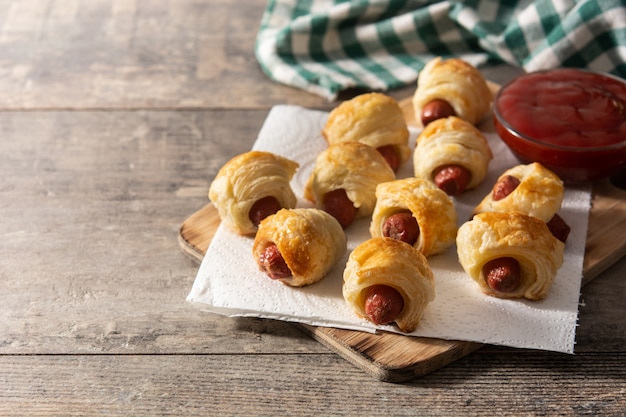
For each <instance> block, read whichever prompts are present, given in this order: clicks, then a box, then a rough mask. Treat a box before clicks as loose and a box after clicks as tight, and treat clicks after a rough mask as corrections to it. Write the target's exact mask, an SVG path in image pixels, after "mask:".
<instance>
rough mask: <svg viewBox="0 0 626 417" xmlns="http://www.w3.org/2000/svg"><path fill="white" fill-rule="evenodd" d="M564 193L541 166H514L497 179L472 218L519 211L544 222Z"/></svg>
mask: <svg viewBox="0 0 626 417" xmlns="http://www.w3.org/2000/svg"><path fill="white" fill-rule="evenodd" d="M564 192H565V188H564V186H563V181H561V179H560V178H559V177H558V176H557V175H556V174H555V173H553V172H552V171H550V170H549V169H547V168H545V167H544V166H543V165H541V164H539V163H537V162H534V163H531V164H528V165H517V166H514V167H512V168H510V169H508V170H506V171H505V172H504V173H503V174H502V175H500V177H499V178H498V180H497V181H496V183H495V184H494V186H493V188H492V191H491V193H489V194H488V195H487V196H485V198H484V199H483V200H482V201H481V202H480V203H479V204H478V206H476V208H475V209H474V214H477V213H483V212H488V211H519V212H521V213H524V214H527V215H529V216H533V217H537V218H538V219H541V220H543V221H544V222H548V221H549V220H550V219H552V218H553V217H554V215H555V214H556V213H557V211H559V209H560V208H561V204H562V202H563V195H564Z"/></svg>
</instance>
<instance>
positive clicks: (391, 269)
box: [342, 237, 435, 332]
mask: <svg viewBox="0 0 626 417" xmlns="http://www.w3.org/2000/svg"><path fill="white" fill-rule="evenodd" d="M377 284H382V285H388V286H390V287H393V288H395V289H396V290H398V292H399V293H400V295H402V298H403V299H404V308H403V309H402V311H401V312H400V314H399V315H398V317H397V318H396V320H395V323H396V325H397V326H398V328H399V329H400V330H401V331H403V332H412V331H413V330H415V329H416V328H417V325H418V324H419V321H420V319H421V318H422V315H423V312H424V310H425V309H426V306H427V305H428V303H430V302H431V301H432V300H434V299H435V281H434V277H433V273H432V270H431V269H430V266H429V264H428V261H427V260H426V257H424V256H423V255H422V254H421V253H420V252H419V251H418V250H416V249H415V248H413V247H412V246H411V245H407V244H406V243H404V242H400V241H398V240H395V239H391V238H388V237H378V238H372V239H369V240H366V241H364V242H363V243H361V244H360V245H358V246H357V247H356V248H355V249H354V251H352V253H351V254H350V257H349V258H348V262H347V264H346V268H345V270H344V273H343V289H342V292H343V297H344V299H345V300H346V302H347V303H348V305H350V307H352V309H353V310H354V312H355V313H356V314H357V315H358V316H359V317H364V318H366V319H367V314H366V312H365V293H366V291H365V290H366V289H367V288H368V287H371V286H372V285H377Z"/></svg>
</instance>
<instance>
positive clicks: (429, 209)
mask: <svg viewBox="0 0 626 417" xmlns="http://www.w3.org/2000/svg"><path fill="white" fill-rule="evenodd" d="M376 199H377V201H376V206H375V208H374V213H373V214H372V222H371V223H370V234H371V236H372V237H382V236H383V231H382V229H383V224H384V223H385V221H386V220H387V218H388V217H389V216H391V215H393V214H395V213H398V212H400V211H404V210H409V211H410V212H411V213H412V215H413V217H414V218H415V219H416V220H417V224H418V226H419V229H420V234H419V237H418V239H417V241H416V242H415V244H413V247H415V249H417V250H419V251H420V252H421V253H422V254H423V255H424V256H430V255H434V254H437V253H441V252H443V251H445V250H446V249H447V248H448V247H450V246H451V245H452V244H453V243H454V240H455V238H456V231H457V213H456V210H455V208H454V203H453V202H452V200H451V199H450V197H448V195H447V194H446V193H445V192H444V191H442V190H440V189H439V188H438V187H437V186H436V185H434V184H433V183H431V182H429V181H427V180H424V179H421V178H413V177H410V178H404V179H399V180H395V181H389V182H384V183H381V184H378V186H377V187H376Z"/></svg>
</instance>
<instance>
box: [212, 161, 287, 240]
mask: <svg viewBox="0 0 626 417" xmlns="http://www.w3.org/2000/svg"><path fill="white" fill-rule="evenodd" d="M298 167H299V164H298V163H297V162H294V161H292V160H290V159H287V158H284V157H282V156H279V155H275V154H273V153H270V152H262V151H250V152H246V153H243V154H241V155H238V156H235V157H234V158H232V159H231V160H230V161H228V162H227V163H226V164H225V165H224V166H223V167H222V168H221V169H220V170H219V172H218V173H217V176H216V177H215V179H214V180H213V182H212V183H211V187H210V188H209V199H210V200H211V201H212V202H213V204H214V205H215V207H216V208H217V210H218V213H219V215H220V218H221V220H222V222H223V223H224V224H226V226H227V227H228V228H230V229H231V230H233V231H234V232H236V233H238V234H241V235H249V234H254V233H255V232H256V231H257V227H258V221H260V219H257V220H255V219H254V215H253V213H252V212H253V208H254V209H255V210H256V209H257V207H258V204H259V203H258V202H259V201H261V200H263V201H268V200H271V202H273V204H271V203H270V206H271V207H273V208H272V209H271V210H270V213H269V214H271V213H273V212H276V211H277V210H278V209H280V208H281V207H282V208H293V207H295V205H296V201H297V198H296V196H295V194H294V192H293V190H292V189H291V186H290V181H291V178H293V175H294V174H295V172H296V170H297V169H298ZM261 203H263V202H261ZM255 204H257V205H256V206H255ZM266 214H268V213H266ZM253 220H255V221H253ZM255 223H256V224H255Z"/></svg>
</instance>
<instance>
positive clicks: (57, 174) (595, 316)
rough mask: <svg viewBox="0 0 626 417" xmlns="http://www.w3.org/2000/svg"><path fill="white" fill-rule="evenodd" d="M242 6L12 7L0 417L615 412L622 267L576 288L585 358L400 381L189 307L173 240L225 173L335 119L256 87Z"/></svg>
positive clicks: (5, 60) (520, 353)
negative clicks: (293, 129)
mask: <svg viewBox="0 0 626 417" xmlns="http://www.w3.org/2000/svg"><path fill="white" fill-rule="evenodd" d="M245 6H246V7H242V3H241V2H235V1H234V0H170V1H166V0H148V1H138V0H135V1H132V0H89V1H87V0H83V1H81V0H64V1H52V0H4V1H2V2H1V5H0V230H1V231H2V232H1V233H2V243H1V244H0V259H2V261H1V262H0V301H1V305H0V415H3V416H4V415H16V416H17V415H19V416H24V415H29V416H43V415H63V416H69V415H124V416H126V415H177V416H178V415H185V416H192V415H203V416H206V415H268V416H269V415H271V416H275V415H292V416H296V415H419V414H427V415H441V416H450V415H515V416H522V415H569V416H579V415H624V410H625V409H626V324H625V323H626V321H625V320H624V318H625V317H626V305H625V303H624V299H626V280H625V279H624V276H626V259H624V258H622V259H621V260H618V261H617V263H616V264H615V266H613V267H611V268H610V269H608V270H607V271H605V272H603V273H602V274H600V276H598V277H597V278H596V279H595V280H594V281H593V282H591V283H590V284H588V285H587V286H585V287H584V289H583V290H582V294H581V297H580V301H581V307H580V319H579V323H580V325H579V327H578V335H577V345H576V354H575V355H563V354H557V353H550V352H542V351H533V350H519V349H510V348H503V347H493V346H485V347H483V348H481V349H479V350H477V351H475V352H473V353H471V354H469V355H468V356H466V357H464V358H462V359H461V360H459V361H457V362H454V363H453V364H451V365H448V366H447V367H444V368H443V369H440V370H438V371H436V372H434V373H432V374H430V375H427V376H425V377H423V378H421V379H419V380H416V381H414V382H411V383H407V384H389V383H382V382H379V381H377V380H375V379H373V378H372V377H371V376H370V375H368V374H366V373H365V372H363V371H362V370H360V369H358V368H357V367H355V366H353V365H352V364H351V363H348V362H347V361H346V360H344V359H343V358H341V357H339V356H338V355H336V354H334V353H333V352H331V351H329V350H328V349H326V348H325V347H324V346H322V345H321V344H320V343H318V342H316V341H314V340H312V339H311V338H309V337H308V336H306V335H305V334H303V333H302V332H300V330H299V329H298V328H296V327H295V326H293V325H290V324H288V323H282V322H276V321H270V320H260V319H229V318H225V317H221V316H216V315H211V314H206V313H202V312H200V311H197V310H195V309H194V308H192V307H191V306H189V305H187V304H186V303H185V301H184V299H185V296H186V295H187V293H188V291H189V289H190V287H191V284H192V282H193V279H194V277H195V273H196V270H197V264H196V263H195V262H193V261H191V260H190V259H188V257H187V256H186V255H185V254H183V253H182V252H181V251H180V249H179V246H178V242H177V233H178V228H179V227H180V224H181V222H182V221H183V220H184V219H185V218H186V217H187V216H188V215H189V214H191V213H193V212H195V211H196V210H198V209H199V208H201V207H203V206H204V205H205V204H206V202H207V200H206V192H207V190H208V186H209V183H210V181H211V180H212V178H213V177H214V175H215V174H216V172H217V169H218V168H219V167H220V166H221V165H222V164H223V163H224V162H225V161H226V160H227V159H228V158H230V157H231V156H233V155H234V154H236V153H239V152H243V151H245V150H248V149H249V148H250V146H251V144H252V143H253V142H254V139H255V137H256V133H257V132H258V130H259V128H260V126H261V124H262V122H263V120H264V119H265V117H266V116H267V112H268V110H269V109H270V107H271V106H272V105H274V104H282V103H291V104H299V105H303V106H306V107H311V108H320V109H329V108H331V107H332V106H334V103H327V102H325V101H324V100H323V99H320V98H318V97H315V96H311V95H308V94H306V93H304V92H300V91H295V90H293V89H290V88H288V87H284V86H279V85H276V84H274V83H272V82H271V81H269V80H268V79H267V78H266V77H265V75H263V74H262V73H261V72H260V71H259V69H258V66H257V64H256V61H255V59H254V54H253V45H254V37H255V35H256V30H257V28H258V22H259V20H260V17H261V15H262V13H263V9H264V7H265V2H264V1H252V2H246V4H245ZM484 71H485V74H486V76H487V77H488V78H490V79H492V80H493V81H495V82H499V83H501V82H504V81H506V80H507V79H508V78H509V77H510V76H512V75H514V74H515V73H516V71H515V70H511V69H508V68H495V69H494V68H486V69H485V70H484ZM410 90H411V89H410V88H405V89H402V90H398V91H394V92H392V93H391V94H392V95H394V96H396V97H406V96H407V95H408V94H410ZM621 207H622V209H621V210H616V213H615V215H616V216H625V215H626V214H625V210H626V207H624V205H622V206H621Z"/></svg>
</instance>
